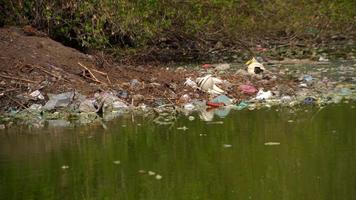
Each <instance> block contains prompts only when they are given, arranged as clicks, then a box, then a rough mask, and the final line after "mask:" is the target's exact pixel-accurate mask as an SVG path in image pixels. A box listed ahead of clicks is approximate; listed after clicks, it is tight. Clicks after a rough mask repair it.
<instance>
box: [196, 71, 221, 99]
mask: <svg viewBox="0 0 356 200" xmlns="http://www.w3.org/2000/svg"><path fill="white" fill-rule="evenodd" d="M197 83H198V87H199V88H200V89H201V90H202V91H204V92H207V93H209V94H215V95H219V94H223V93H225V91H224V90H222V89H220V88H219V87H218V86H216V85H215V82H214V78H213V77H212V76H211V75H210V74H209V75H206V76H204V77H200V78H197Z"/></svg>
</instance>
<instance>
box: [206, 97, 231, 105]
mask: <svg viewBox="0 0 356 200" xmlns="http://www.w3.org/2000/svg"><path fill="white" fill-rule="evenodd" d="M211 102H213V103H223V104H224V105H225V106H228V105H231V104H232V100H231V99H230V98H229V97H228V96H226V95H219V96H217V97H215V98H214V99H213V100H211ZM218 107H219V106H218Z"/></svg>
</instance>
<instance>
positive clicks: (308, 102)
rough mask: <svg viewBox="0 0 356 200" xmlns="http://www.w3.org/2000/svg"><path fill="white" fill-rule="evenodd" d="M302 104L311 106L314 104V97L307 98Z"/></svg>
mask: <svg viewBox="0 0 356 200" xmlns="http://www.w3.org/2000/svg"><path fill="white" fill-rule="evenodd" d="M303 103H304V104H305V105H312V104H314V103H315V98H314V97H307V98H305V99H304V101H303Z"/></svg>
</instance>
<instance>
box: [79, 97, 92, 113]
mask: <svg viewBox="0 0 356 200" xmlns="http://www.w3.org/2000/svg"><path fill="white" fill-rule="evenodd" d="M95 103H96V101H95V100H94V99H85V100H84V101H82V102H80V104H79V108H78V110H79V112H83V113H95V112H96V111H97V108H96V107H95V105H94V104H95Z"/></svg>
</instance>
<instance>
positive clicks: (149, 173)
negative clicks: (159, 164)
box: [148, 171, 156, 176]
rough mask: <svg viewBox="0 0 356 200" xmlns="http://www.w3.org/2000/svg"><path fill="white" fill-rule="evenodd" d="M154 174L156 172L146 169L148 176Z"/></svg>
mask: <svg viewBox="0 0 356 200" xmlns="http://www.w3.org/2000/svg"><path fill="white" fill-rule="evenodd" d="M155 174H156V172H153V171H148V175H150V176H153V175H155Z"/></svg>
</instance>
